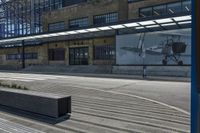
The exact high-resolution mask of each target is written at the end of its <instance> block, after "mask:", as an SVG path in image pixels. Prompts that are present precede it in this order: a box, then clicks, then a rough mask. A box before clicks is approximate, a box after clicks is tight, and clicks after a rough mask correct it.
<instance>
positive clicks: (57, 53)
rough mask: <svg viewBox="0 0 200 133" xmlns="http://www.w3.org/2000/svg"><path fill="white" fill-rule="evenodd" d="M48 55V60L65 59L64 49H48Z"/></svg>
mask: <svg viewBox="0 0 200 133" xmlns="http://www.w3.org/2000/svg"><path fill="white" fill-rule="evenodd" d="M48 56H49V60H50V61H62V60H65V49H62V48H60V49H49V52H48Z"/></svg>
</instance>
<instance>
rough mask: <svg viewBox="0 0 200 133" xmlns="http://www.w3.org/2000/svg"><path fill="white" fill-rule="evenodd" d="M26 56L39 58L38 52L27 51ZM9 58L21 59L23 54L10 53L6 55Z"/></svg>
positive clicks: (31, 58) (29, 58)
mask: <svg viewBox="0 0 200 133" xmlns="http://www.w3.org/2000/svg"><path fill="white" fill-rule="evenodd" d="M24 58H25V59H28V60H33V59H38V54H37V53H25V54H24ZM6 59H7V60H19V59H22V54H8V55H6Z"/></svg>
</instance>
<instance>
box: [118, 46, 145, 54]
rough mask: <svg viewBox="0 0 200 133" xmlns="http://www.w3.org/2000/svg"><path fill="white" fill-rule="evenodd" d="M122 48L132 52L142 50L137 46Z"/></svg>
mask: <svg viewBox="0 0 200 133" xmlns="http://www.w3.org/2000/svg"><path fill="white" fill-rule="evenodd" d="M121 49H123V50H126V51H130V52H135V53H141V52H142V50H141V49H139V48H136V47H121Z"/></svg>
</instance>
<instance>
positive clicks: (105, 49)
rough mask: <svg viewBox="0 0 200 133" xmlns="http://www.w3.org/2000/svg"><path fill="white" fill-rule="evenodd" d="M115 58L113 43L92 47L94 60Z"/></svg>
mask: <svg viewBox="0 0 200 133" xmlns="http://www.w3.org/2000/svg"><path fill="white" fill-rule="evenodd" d="M114 58H115V47H114V46H113V45H103V46H95V47H94V59H95V60H113V59H114Z"/></svg>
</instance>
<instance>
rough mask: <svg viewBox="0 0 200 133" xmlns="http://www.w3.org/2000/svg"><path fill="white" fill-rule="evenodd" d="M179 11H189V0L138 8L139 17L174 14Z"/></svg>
mask: <svg viewBox="0 0 200 133" xmlns="http://www.w3.org/2000/svg"><path fill="white" fill-rule="evenodd" d="M181 12H191V0H182V1H179V2H173V3H166V4H162V5H155V6H151V7H144V8H140V9H139V17H150V16H159V15H166V14H176V13H181Z"/></svg>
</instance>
